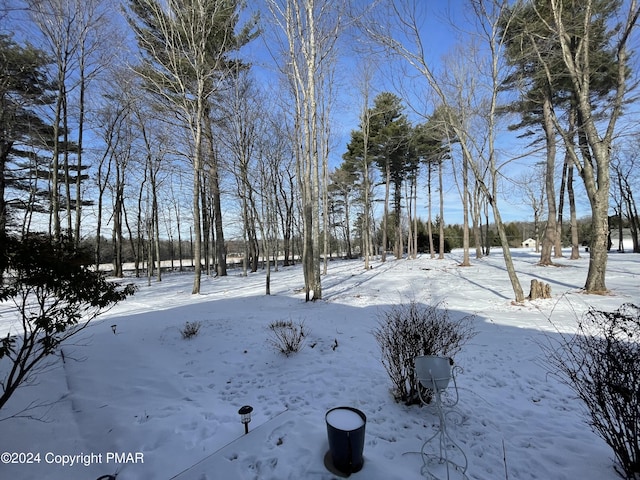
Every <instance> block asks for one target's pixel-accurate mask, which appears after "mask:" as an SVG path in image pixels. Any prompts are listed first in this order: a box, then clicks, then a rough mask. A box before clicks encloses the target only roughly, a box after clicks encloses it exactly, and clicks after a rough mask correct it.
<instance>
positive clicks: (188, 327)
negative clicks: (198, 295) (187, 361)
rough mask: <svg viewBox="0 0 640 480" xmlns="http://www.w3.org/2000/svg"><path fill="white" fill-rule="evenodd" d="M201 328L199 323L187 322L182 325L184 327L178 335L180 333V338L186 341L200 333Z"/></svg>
mask: <svg viewBox="0 0 640 480" xmlns="http://www.w3.org/2000/svg"><path fill="white" fill-rule="evenodd" d="M201 326H202V324H201V323H200V322H189V321H187V323H185V324H184V327H182V330H180V333H182V338H184V339H185V340H187V339H189V338H193V337H195V336H196V335H198V333H199V332H200V327H201Z"/></svg>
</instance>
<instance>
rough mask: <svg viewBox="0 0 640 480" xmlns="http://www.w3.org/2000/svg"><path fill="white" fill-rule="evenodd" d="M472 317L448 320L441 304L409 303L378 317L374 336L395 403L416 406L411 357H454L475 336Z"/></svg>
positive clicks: (392, 308) (395, 307)
mask: <svg viewBox="0 0 640 480" xmlns="http://www.w3.org/2000/svg"><path fill="white" fill-rule="evenodd" d="M474 319H475V316H473V315H467V316H464V317H461V318H457V319H451V318H450V316H449V310H447V308H446V305H444V304H443V303H438V304H436V305H425V304H420V303H417V302H416V301H411V302H409V303H401V304H399V305H394V306H392V307H391V308H389V309H388V310H387V311H384V312H382V313H381V314H380V315H379V326H378V328H377V329H376V330H374V332H373V335H374V336H375V338H376V340H377V341H378V345H379V346H380V350H381V353H382V364H383V365H384V368H385V370H386V371H387V374H388V375H389V378H390V379H391V382H392V383H393V396H394V398H395V399H396V401H402V402H405V403H407V404H414V403H419V402H420V398H419V396H418V390H417V381H416V375H415V372H414V358H415V357H418V356H420V355H440V356H448V357H453V356H454V355H455V354H456V353H458V352H459V351H460V350H461V349H462V347H463V345H464V344H465V343H466V342H467V341H468V340H469V339H471V338H473V337H474V336H475V335H476V331H475V330H474V328H473V320H474Z"/></svg>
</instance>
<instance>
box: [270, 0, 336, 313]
mask: <svg viewBox="0 0 640 480" xmlns="http://www.w3.org/2000/svg"><path fill="white" fill-rule="evenodd" d="M267 5H268V8H269V11H270V13H271V17H272V19H273V22H274V25H275V26H276V29H277V30H278V33H279V34H278V35H277V37H278V38H279V42H280V43H279V46H280V48H281V52H280V53H281V54H282V62H281V64H280V65H279V69H280V71H281V72H282V73H283V74H284V75H285V77H286V79H287V84H288V87H289V90H290V93H291V97H292V103H293V105H292V109H293V112H294V113H293V116H294V119H293V122H294V142H295V145H296V147H297V148H296V172H297V175H298V178H299V181H298V185H299V187H300V194H301V200H302V222H303V228H302V232H303V251H302V263H303V272H304V284H305V299H306V300H307V301H309V300H318V299H321V298H322V283H321V278H320V200H321V196H320V178H321V171H326V170H325V168H324V165H322V164H321V161H322V162H326V161H327V158H326V156H324V155H322V149H323V146H324V145H325V144H324V143H323V141H322V139H323V135H324V132H326V125H323V123H322V122H323V121H324V122H327V121H329V120H328V118H327V116H325V115H323V112H326V110H327V109H326V108H323V106H324V105H325V102H328V101H330V99H328V98H327V97H326V93H327V92H326V91H325V88H326V87H327V82H326V81H325V80H326V79H327V77H326V75H329V74H330V72H331V68H329V65H327V63H328V62H332V61H335V56H334V55H333V53H334V49H335V48H336V41H337V39H338V36H339V34H340V32H341V28H342V24H343V18H342V13H341V11H340V9H339V8H340V7H338V6H336V4H335V3H334V2H331V1H329V0H267ZM321 168H322V170H320V169H321Z"/></svg>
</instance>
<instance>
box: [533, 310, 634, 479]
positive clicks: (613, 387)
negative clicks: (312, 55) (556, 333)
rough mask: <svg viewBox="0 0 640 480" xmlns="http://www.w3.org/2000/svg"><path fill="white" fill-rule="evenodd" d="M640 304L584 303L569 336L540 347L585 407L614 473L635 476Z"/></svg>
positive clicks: (557, 373) (627, 476)
mask: <svg viewBox="0 0 640 480" xmlns="http://www.w3.org/2000/svg"><path fill="white" fill-rule="evenodd" d="M638 342H640V307H638V306H637V305H633V304H630V303H627V304H624V305H622V306H621V307H620V308H619V309H617V310H614V311H612V312H605V311H600V310H596V309H594V308H590V309H589V310H588V311H587V313H586V314H585V315H584V316H583V318H582V320H581V321H580V322H579V323H578V332H577V335H575V336H568V335H562V336H561V340H560V341H559V342H558V343H556V342H552V343H550V344H549V345H547V346H545V347H544V348H545V351H546V354H547V358H548V361H549V364H550V365H551V367H552V369H551V371H552V373H553V374H555V375H556V376H557V377H558V378H559V379H560V381H562V382H563V383H565V384H566V385H568V386H569V387H570V388H571V389H572V390H573V391H574V392H575V393H576V394H577V395H578V397H579V398H580V399H581V400H582V402H583V403H584V404H585V406H586V407H587V411H588V421H589V424H590V425H591V428H592V429H593V431H594V432H595V433H596V434H597V435H598V436H600V437H601V438H602V439H603V440H604V441H605V442H606V443H607V445H609V446H610V447H611V448H612V449H613V451H614V454H615V456H616V458H617V460H618V462H619V463H620V467H616V470H617V471H618V473H619V474H620V475H621V476H622V477H623V478H626V479H628V480H636V479H640V436H639V435H638V432H640V403H639V401H638V400H639V399H640V343H638Z"/></svg>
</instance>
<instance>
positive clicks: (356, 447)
mask: <svg viewBox="0 0 640 480" xmlns="http://www.w3.org/2000/svg"><path fill="white" fill-rule="evenodd" d="M325 421H326V423H327V436H328V437H329V453H330V455H331V460H332V462H333V466H334V467H335V468H336V470H338V471H340V472H342V473H345V474H347V475H349V474H351V473H354V472H357V471H359V470H360V469H361V468H362V465H363V464H364V458H363V457H362V451H363V450H364V429H365V426H366V423H367V417H366V415H365V414H364V413H362V412H361V411H360V410H358V409H357V408H352V407H336V408H332V409H331V410H329V411H328V412H327V414H326V415H325Z"/></svg>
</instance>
